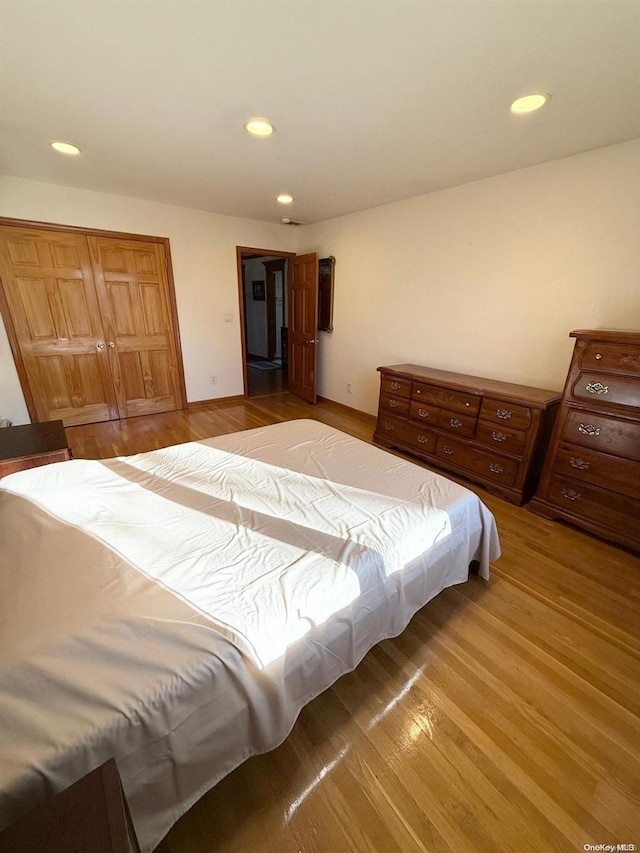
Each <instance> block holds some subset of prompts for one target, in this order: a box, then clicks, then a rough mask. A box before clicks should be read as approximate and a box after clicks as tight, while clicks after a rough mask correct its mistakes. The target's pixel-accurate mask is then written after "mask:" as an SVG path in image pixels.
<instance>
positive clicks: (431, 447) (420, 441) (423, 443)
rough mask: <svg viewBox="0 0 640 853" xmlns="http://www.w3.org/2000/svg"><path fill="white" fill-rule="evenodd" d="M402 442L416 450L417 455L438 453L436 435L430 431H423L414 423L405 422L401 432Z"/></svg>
mask: <svg viewBox="0 0 640 853" xmlns="http://www.w3.org/2000/svg"><path fill="white" fill-rule="evenodd" d="M399 436H401V437H402V441H403V442H404V443H405V444H407V445H409V447H412V448H414V449H415V451H416V452H417V453H435V452H436V438H437V436H436V433H435V432H431V430H429V429H422V428H421V427H419V426H416V425H415V424H412V423H407V422H405V423H404V424H403V429H402V430H400V431H399Z"/></svg>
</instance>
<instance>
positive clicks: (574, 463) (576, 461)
mask: <svg viewBox="0 0 640 853" xmlns="http://www.w3.org/2000/svg"><path fill="white" fill-rule="evenodd" d="M569 461H570V464H571V467H572V468H579V469H580V471H586V470H587V468H590V467H591V466H590V464H589V463H588V462H585V461H584V459H580V457H575V456H572V457H571V459H570V460H569Z"/></svg>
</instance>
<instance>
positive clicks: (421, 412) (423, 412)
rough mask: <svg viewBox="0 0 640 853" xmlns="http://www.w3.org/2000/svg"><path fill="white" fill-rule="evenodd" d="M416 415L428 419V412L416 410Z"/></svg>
mask: <svg viewBox="0 0 640 853" xmlns="http://www.w3.org/2000/svg"><path fill="white" fill-rule="evenodd" d="M418 415H419V416H420V417H421V418H428V417H429V412H428V411H427V410H426V409H418Z"/></svg>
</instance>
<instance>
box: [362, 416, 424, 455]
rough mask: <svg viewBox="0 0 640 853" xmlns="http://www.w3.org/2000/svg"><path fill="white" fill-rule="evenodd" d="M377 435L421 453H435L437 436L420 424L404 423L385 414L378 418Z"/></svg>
mask: <svg viewBox="0 0 640 853" xmlns="http://www.w3.org/2000/svg"><path fill="white" fill-rule="evenodd" d="M376 433H377V434H378V435H381V436H385V437H386V438H388V439H389V440H390V441H397V442H400V443H401V444H407V445H409V446H410V447H413V448H415V449H416V450H417V451H419V452H420V453H435V449H436V434H435V433H433V432H431V431H430V430H428V429H423V428H421V427H420V426H419V425H418V424H412V423H411V422H410V421H403V420H400V419H399V418H394V417H390V416H387V415H384V414H382V413H381V414H380V415H379V416H378V425H377V427H376Z"/></svg>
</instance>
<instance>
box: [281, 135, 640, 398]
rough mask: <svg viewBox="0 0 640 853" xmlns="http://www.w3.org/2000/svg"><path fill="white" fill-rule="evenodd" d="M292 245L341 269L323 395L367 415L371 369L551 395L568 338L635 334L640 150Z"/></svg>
mask: <svg viewBox="0 0 640 853" xmlns="http://www.w3.org/2000/svg"><path fill="white" fill-rule="evenodd" d="M298 231H299V233H300V239H299V243H298V252H302V251H314V250H315V251H318V252H319V254H320V257H324V256H326V255H335V257H336V268H335V305H334V329H335V330H334V332H333V333H331V334H322V335H321V336H320V337H321V341H322V343H321V344H320V353H321V355H320V359H321V365H320V386H319V388H318V391H319V393H320V394H322V395H323V396H325V397H328V398H330V399H332V400H337V401H339V402H343V403H346V404H347V405H350V406H353V407H354V408H358V409H362V410H364V411H368V412H375V411H376V408H377V396H378V379H379V375H378V374H377V373H376V368H377V367H378V366H379V365H384V364H397V363H402V362H412V363H416V364H422V365H428V366H431V367H437V368H442V369H445V370H453V371H460V372H464V373H472V374H475V375H477V376H485V377H491V378H495V379H503V380H507V381H512V382H517V383H520V384H526V385H534V386H538V387H542V388H550V389H553V390H555V389H561V388H562V386H563V383H564V379H565V376H566V372H567V368H568V365H569V361H570V357H571V352H572V348H573V339H570V338H569V337H568V334H569V332H570V331H571V330H572V329H578V328H605V327H611V328H628V329H640V247H639V242H638V241H639V239H640V140H638V141H635V142H631V143H625V144H623V145H616V146H611V147H609V148H603V149H599V150H596V151H592V152H589V153H587V154H581V155H578V156H575V157H570V158H567V159H564V160H558V161H554V162H552V163H547V164H544V165H541V166H536V167H532V168H529V169H524V170H520V171H517V172H511V173H509V174H506V175H501V176H499V177H495V178H490V179H488V180H484V181H479V182H477V183H473V184H467V185H466V186H461V187H457V188H454V189H450V190H446V191H442V192H438V193H434V194H431V195H426V196H420V197H417V198H413V199H409V200H407V201H402V202H398V203H395V204H389V205H385V206H383V207H379V208H375V209H373V210H368V211H363V212H361V213H357V214H353V215H350V216H345V217H341V218H339V219H334V220H330V221H327V222H323V223H320V224H317V225H310V226H307V227H305V228H304V229H302V228H300V229H298ZM347 382H351V383H352V384H353V393H352V394H347V393H346V383H347Z"/></svg>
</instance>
